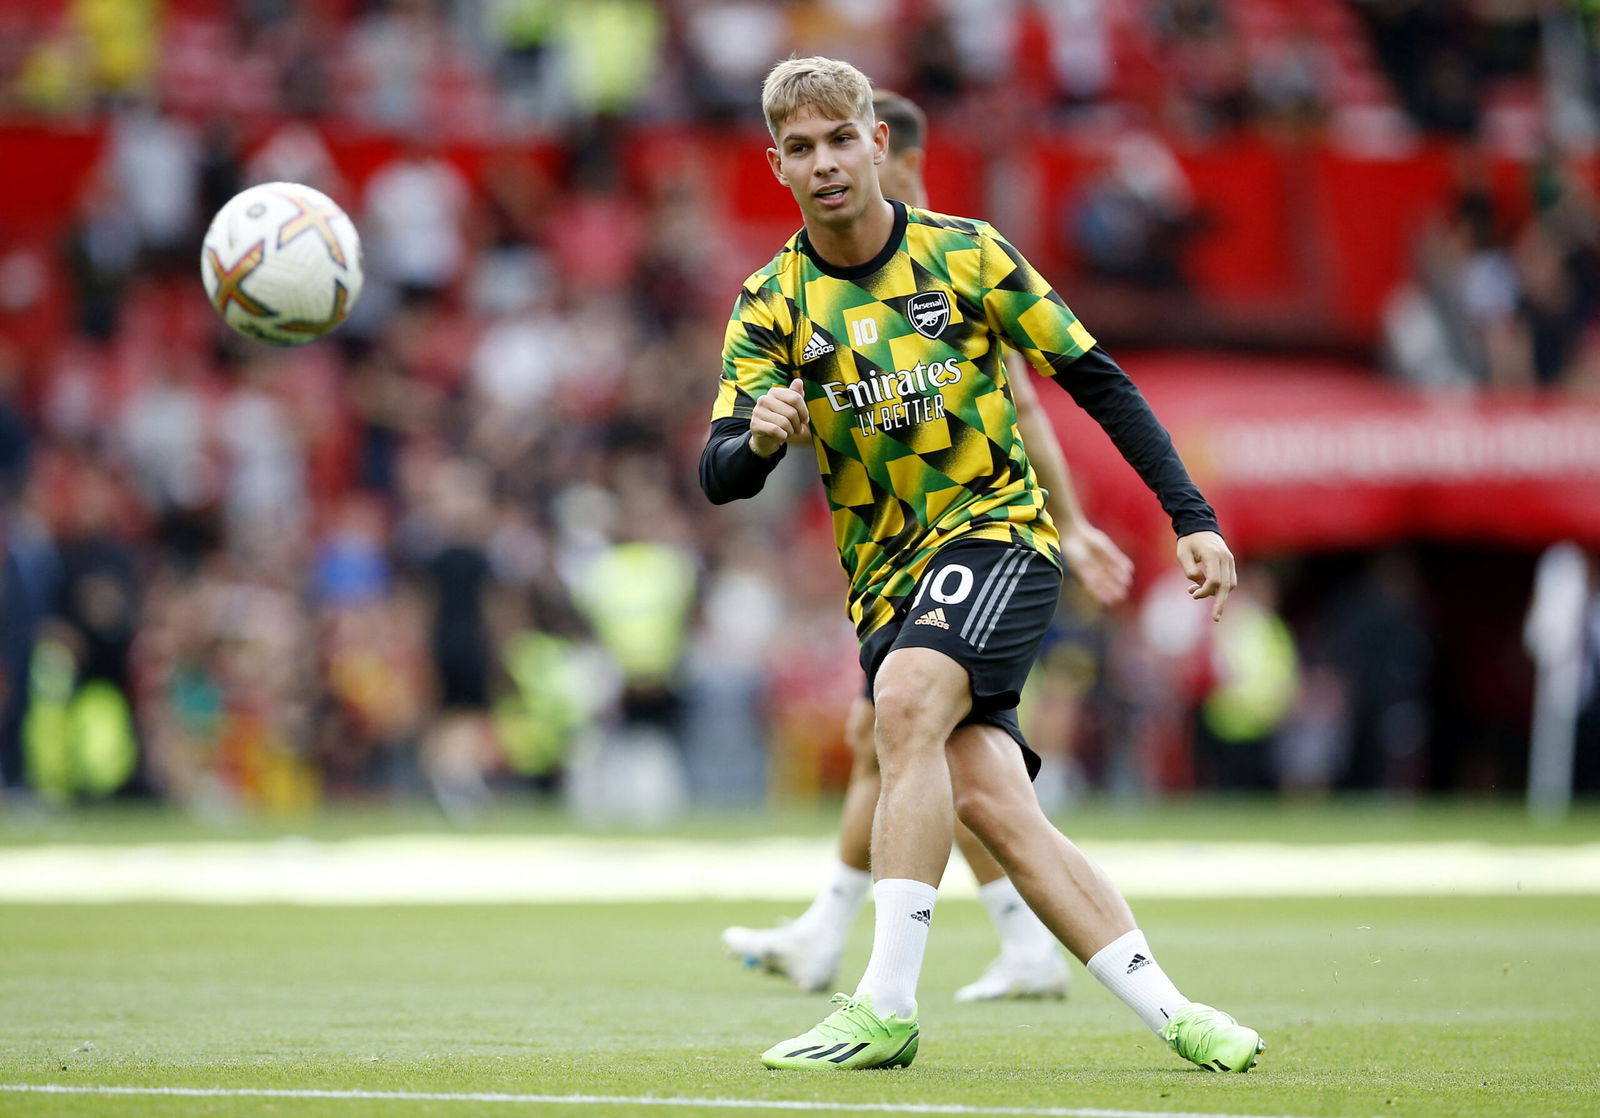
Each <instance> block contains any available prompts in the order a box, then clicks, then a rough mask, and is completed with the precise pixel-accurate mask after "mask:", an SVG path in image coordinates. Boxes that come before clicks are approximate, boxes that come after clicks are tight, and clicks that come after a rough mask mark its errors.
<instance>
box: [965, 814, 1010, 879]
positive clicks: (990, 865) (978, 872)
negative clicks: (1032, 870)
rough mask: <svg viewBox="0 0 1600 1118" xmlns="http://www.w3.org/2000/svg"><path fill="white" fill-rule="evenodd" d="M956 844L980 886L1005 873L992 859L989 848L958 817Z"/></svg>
mask: <svg viewBox="0 0 1600 1118" xmlns="http://www.w3.org/2000/svg"><path fill="white" fill-rule="evenodd" d="M956 846H957V848H958V849H960V851H961V856H962V857H963V858H965V859H966V860H967V865H968V867H970V868H971V870H972V876H973V877H975V878H977V879H978V884H979V885H980V886H983V885H991V884H993V883H994V882H996V881H999V880H1000V879H1001V878H1002V877H1004V876H1005V875H1006V871H1005V870H1004V869H1003V868H1002V867H1001V865H1000V863H999V862H997V861H995V860H994V855H993V854H990V853H989V848H988V847H986V846H984V845H983V843H982V842H980V841H979V840H978V836H977V835H975V834H973V833H972V832H971V831H970V830H968V828H967V825H966V824H965V823H963V822H961V821H960V820H959V819H957V820H956Z"/></svg>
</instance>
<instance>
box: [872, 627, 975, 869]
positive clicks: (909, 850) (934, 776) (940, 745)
mask: <svg viewBox="0 0 1600 1118" xmlns="http://www.w3.org/2000/svg"><path fill="white" fill-rule="evenodd" d="M876 698H877V715H878V717H877V746H878V767H879V769H880V771H881V773H882V791H881V792H880V793H879V795H878V809H877V815H876V817H875V819H874V821H873V827H872V855H873V857H872V861H873V876H874V877H875V878H877V879H878V880H880V881H881V880H883V879H884V878H896V879H904V880H911V881H921V882H923V883H925V884H928V885H932V886H935V887H937V886H938V884H939V879H940V878H942V877H943V876H944V868H945V865H946V863H948V862H949V860H950V836H951V834H952V832H953V831H954V829H955V822H956V813H955V804H954V800H953V798H952V796H951V792H950V767H949V764H948V762H947V761H946V760H945V748H944V745H945V742H946V741H947V740H948V739H949V737H950V732H951V731H952V730H953V729H954V728H955V725H956V723H957V722H959V721H960V720H961V719H962V718H964V717H966V714H967V711H968V710H970V709H971V707H972V698H971V692H970V685H969V682H968V678H967V671H966V669H965V668H963V667H962V666H961V665H960V664H958V663H956V662H955V661H954V660H952V659H950V658H949V657H948V656H946V655H945V654H944V653H942V652H935V651H934V650H932V649H928V648H900V649H896V650H895V651H894V652H891V653H890V654H889V655H888V657H887V658H886V659H885V660H884V662H883V666H882V668H880V669H879V672H878V681H877V695H876Z"/></svg>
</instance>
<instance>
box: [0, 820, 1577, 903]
mask: <svg viewBox="0 0 1600 1118" xmlns="http://www.w3.org/2000/svg"><path fill="white" fill-rule="evenodd" d="M830 842H831V840H828V839H823V838H814V839H813V838H803V839H802V838H783V837H775V838H768V839H758V840H753V841H752V840H746V841H740V842H732V841H724V842H714V841H703V840H701V841H696V840H688V839H670V838H637V839H628V840H614V839H609V840H608V839H592V838H587V837H583V836H576V835H545V836H531V835H530V836H489V835H481V836H467V835H461V836H437V835H427V836H425V835H393V836H385V837H377V838H364V839H350V840H346V841H342V842H313V841H309V840H304V839H290V840H281V841H277V842H266V843H253V842H200V843H150V844H141V845H131V846H98V845H70V844H56V845H40V846H18V847H9V848H7V847H3V846H0V904H15V903H44V904H94V903H101V904H105V903H115V902H122V901H180V902H188V903H196V904H305V905H363V904H372V905H380V904H399V905H404V904H506V903H524V904H553V903H563V902H584V901H618V900H630V901H686V900H701V899H722V900H735V899H737V900H756V899H761V900H774V901H800V900H809V899H810V898H811V897H812V896H814V895H815V893H816V890H817V889H818V888H820V887H821V885H822V884H823V882H821V880H820V879H819V877H818V875H819V874H821V873H823V872H824V871H825V869H826V867H827V865H828V862H829V859H830V858H831V857H832V847H831V845H830ZM1084 849H1085V850H1087V851H1088V853H1089V854H1090V856H1091V857H1093V858H1094V859H1095V860H1096V861H1097V862H1099V864H1100V865H1101V867H1102V868H1103V869H1104V870H1105V871H1106V872H1107V873H1108V874H1110V875H1111V879H1112V880H1113V881H1115V882H1117V883H1118V884H1119V885H1120V886H1121V888H1122V891H1123V892H1124V893H1126V894H1127V895H1128V896H1130V897H1134V898H1136V899H1142V898H1147V897H1195V898H1212V897H1243V896H1258V897H1296V896H1303V897H1315V896H1340V895H1346V896H1373V895H1403V896H1448V895H1454V896H1472V895H1484V894H1502V895H1506V894H1519V893H1520V894H1551V893H1559V894H1574V895H1589V896H1594V895H1600V843H1588V844H1579V845H1573V846H1554V845H1544V846H1495V845H1493V844H1490V843H1482V842H1417V843H1327V844H1310V843H1308V844H1283V843H1267V842H1253V843H1245V842H1213V843H1198V842H1170V841H1167V842H1161V841H1150V842H1139V841H1128V840H1109V841H1092V842H1085V843H1084ZM1240 867H1248V870H1247V871H1241V869H1240ZM941 895H943V896H945V897H947V898H971V897H972V896H974V890H973V887H972V880H971V877H970V876H969V875H967V874H965V873H952V874H950V875H949V879H948V880H947V881H946V882H945V888H944V890H943V892H942V894H941Z"/></svg>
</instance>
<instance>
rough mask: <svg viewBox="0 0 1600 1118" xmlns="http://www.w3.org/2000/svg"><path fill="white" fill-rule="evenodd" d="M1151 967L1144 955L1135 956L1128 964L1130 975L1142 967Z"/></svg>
mask: <svg viewBox="0 0 1600 1118" xmlns="http://www.w3.org/2000/svg"><path fill="white" fill-rule="evenodd" d="M1149 965H1150V960H1149V959H1146V958H1145V957H1144V956H1143V955H1139V954H1135V955H1134V956H1133V958H1132V959H1131V960H1129V962H1128V973H1129V974H1132V973H1133V972H1134V971H1136V970H1138V969H1139V968H1140V967H1148V966H1149Z"/></svg>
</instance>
